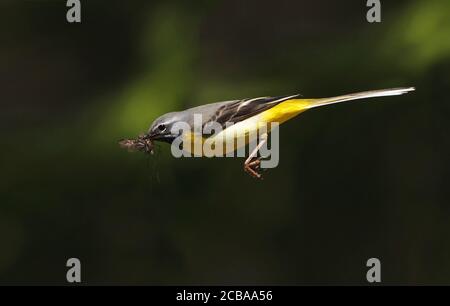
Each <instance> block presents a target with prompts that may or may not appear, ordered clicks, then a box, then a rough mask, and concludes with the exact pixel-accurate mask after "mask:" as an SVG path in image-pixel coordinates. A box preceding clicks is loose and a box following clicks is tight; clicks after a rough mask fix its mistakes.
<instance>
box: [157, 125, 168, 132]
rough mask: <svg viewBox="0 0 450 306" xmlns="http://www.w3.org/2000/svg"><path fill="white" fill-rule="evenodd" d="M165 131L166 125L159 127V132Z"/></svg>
mask: <svg viewBox="0 0 450 306" xmlns="http://www.w3.org/2000/svg"><path fill="white" fill-rule="evenodd" d="M165 129H166V126H165V125H164V124H160V125H158V130H160V131H161V132H162V131H164V130H165Z"/></svg>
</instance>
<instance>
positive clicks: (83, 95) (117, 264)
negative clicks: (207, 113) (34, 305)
mask: <svg viewBox="0 0 450 306" xmlns="http://www.w3.org/2000/svg"><path fill="white" fill-rule="evenodd" d="M365 2H366V1H345V2H344V1H325V0H316V1H286V0H279V1H276V3H274V2H273V1H262V0H249V1H238V0H227V1H207V0H205V1H119V0H110V1H82V23H81V24H68V23H67V22H66V19H65V15H66V10H67V8H66V6H65V3H66V1H56V0H54V1H50V0H48V1H44V0H42V1H37V0H35V1H32V0H28V1H25V0H21V1H2V2H1V4H0V46H1V47H0V102H1V109H2V110H1V112H0V119H1V120H0V125H1V126H0V127H1V143H2V145H1V153H0V156H1V158H0V169H1V172H0V282H1V283H2V284H49V283H54V284H64V283H65V274H66V267H65V263H66V260H67V259H68V258H70V257H78V258H80V260H81V262H82V279H83V282H84V283H85V284H290V285H296V284H366V280H365V275H366V271H367V268H366V267H365V264H366V260H367V259H368V258H370V257H377V258H379V259H380V260H381V262H382V280H383V282H384V283H385V284H386V283H387V284H450V201H449V200H450V196H449V191H448V190H449V189H448V187H449V186H448V184H449V181H450V175H449V168H450V167H449V163H448V159H449V157H448V156H449V151H450V150H449V149H450V140H449V131H450V124H449V118H450V101H449V98H448V96H449V87H450V86H449V85H450V39H449V37H450V18H449V16H450V2H449V1H440V0H429V1H420V0H418V1H395V3H393V2H394V1H390V2H389V3H388V2H387V1H383V3H382V22H381V23H379V24H369V23H368V22H367V21H366V19H365V16H366V11H367V8H366V6H365ZM398 86H416V87H417V91H416V92H414V93H413V94H408V95H405V96H401V97H387V98H379V99H372V100H370V101H367V103H366V102H359V103H357V102H355V103H345V104H340V105H335V106H330V107H327V108H321V109H315V110H312V111H309V112H306V113H304V114H302V115H300V116H299V117H298V118H296V120H292V121H289V122H288V123H286V124H285V125H283V127H282V128H281V131H280V135H281V148H280V150H281V162H280V165H279V166H278V168H276V169H271V170H269V171H268V172H267V173H266V176H265V180H264V181H257V180H254V179H252V178H250V177H249V176H247V175H246V174H245V173H244V172H243V170H242V162H243V160H236V159H193V158H191V159H175V158H173V157H172V156H171V154H170V148H169V147H168V146H165V145H161V147H160V149H159V153H158V154H157V155H156V156H153V157H146V156H144V155H143V154H137V153H136V154H129V153H127V152H126V151H123V150H120V149H119V148H118V146H117V140H119V139H121V138H123V137H133V136H136V135H137V134H139V133H141V132H143V131H145V130H146V129H147V128H148V126H149V125H150V123H151V122H152V120H153V119H155V118H156V117H157V116H159V115H160V114H163V113H165V112H168V111H173V110H179V109H183V108H185V107H188V106H194V105H199V104H203V103H207V102H213V101H220V100H227V99H235V98H245V97H254V96H262V95H283V94H293V93H302V94H303V95H304V96H306V97H325V96H333V95H337V94H344V93H349V92H354V91H361V90H369V89H379V88H388V87H398Z"/></svg>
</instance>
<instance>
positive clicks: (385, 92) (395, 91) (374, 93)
mask: <svg viewBox="0 0 450 306" xmlns="http://www.w3.org/2000/svg"><path fill="white" fill-rule="evenodd" d="M414 90H416V89H415V88H414V87H402V88H390V89H379V90H371V91H363V92H358V93H352V94H348V95H343V96H337V97H331V98H322V99H314V100H313V101H312V103H311V105H310V106H309V107H308V108H314V107H319V106H324V105H329V104H334V103H340V102H345V101H351V100H359V99H365V98H375V97H385V96H398V95H403V94H405V93H408V92H410V91H414Z"/></svg>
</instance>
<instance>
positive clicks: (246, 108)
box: [204, 94, 300, 127]
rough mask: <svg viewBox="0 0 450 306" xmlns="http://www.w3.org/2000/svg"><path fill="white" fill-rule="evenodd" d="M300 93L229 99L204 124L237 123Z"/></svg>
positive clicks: (223, 125) (222, 124)
mask: <svg viewBox="0 0 450 306" xmlns="http://www.w3.org/2000/svg"><path fill="white" fill-rule="evenodd" d="M299 96H300V95H298V94H297V95H291V96H280V97H259V98H253V99H244V100H236V101H229V102H227V103H223V104H222V105H219V106H218V107H217V108H216V110H215V111H214V113H212V114H211V116H210V118H209V119H207V120H206V121H205V122H204V126H205V125H207V124H208V123H211V122H217V123H219V124H220V125H221V126H222V127H225V124H226V123H227V122H229V123H237V122H240V121H243V120H245V119H248V118H250V117H253V116H255V115H257V114H259V113H262V112H263V111H265V110H268V109H269V108H272V107H274V106H275V105H278V104H280V103H281V102H283V101H286V100H289V99H294V98H296V97H299Z"/></svg>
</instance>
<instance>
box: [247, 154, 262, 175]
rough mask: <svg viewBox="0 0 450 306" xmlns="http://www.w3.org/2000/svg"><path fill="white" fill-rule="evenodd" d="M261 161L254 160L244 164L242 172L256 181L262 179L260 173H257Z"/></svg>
mask: <svg viewBox="0 0 450 306" xmlns="http://www.w3.org/2000/svg"><path fill="white" fill-rule="evenodd" d="M260 164H261V160H260V159H259V158H256V159H254V160H252V161H250V162H248V163H244V171H245V172H247V173H248V174H250V175H251V176H253V177H254V178H257V179H261V180H262V179H263V178H262V175H261V173H259V172H258V170H259V169H260Z"/></svg>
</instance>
